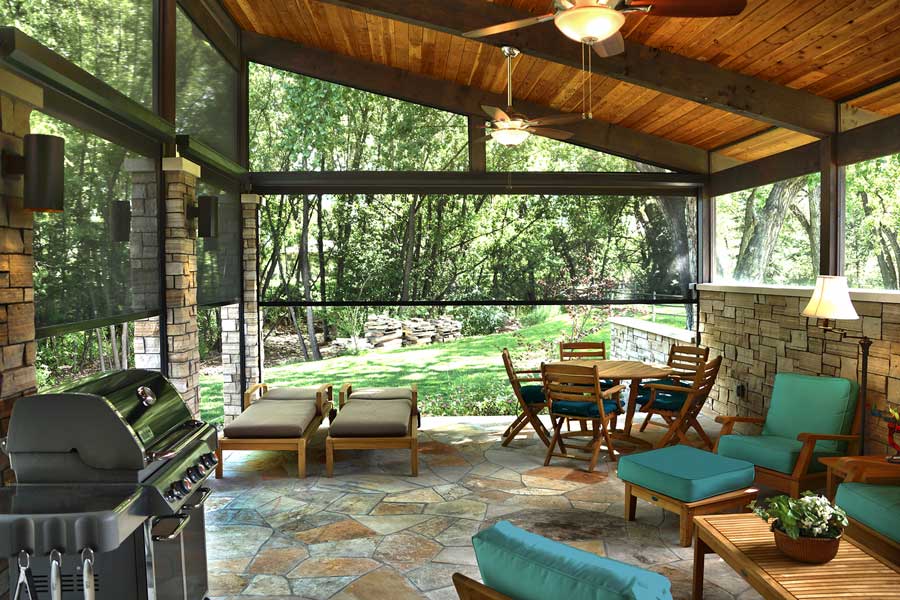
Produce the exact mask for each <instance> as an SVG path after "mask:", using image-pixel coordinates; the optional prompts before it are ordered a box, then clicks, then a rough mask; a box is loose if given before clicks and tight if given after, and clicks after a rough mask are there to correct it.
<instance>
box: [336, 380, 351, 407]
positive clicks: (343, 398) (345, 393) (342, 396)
mask: <svg viewBox="0 0 900 600" xmlns="http://www.w3.org/2000/svg"><path fill="white" fill-rule="evenodd" d="M352 393H353V384H352V383H345V384H344V385H342V386H341V391H340V392H338V406H339V407H340V408H344V403H346V402H347V398H349V397H350V394H352Z"/></svg>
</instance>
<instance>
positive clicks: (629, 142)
mask: <svg viewBox="0 0 900 600" xmlns="http://www.w3.org/2000/svg"><path fill="white" fill-rule="evenodd" d="M486 6H490V5H486ZM243 50H244V56H245V57H246V58H247V59H248V60H251V61H253V62H257V63H261V64H264V65H268V66H270V67H276V68H279V69H283V70H286V71H292V72H294V73H299V74H301V75H307V76H309V77H315V78H317V79H323V80H325V81H330V82H332V83H337V84H340V85H346V86H350V87H354V88H358V89H361V90H365V91H368V92H374V93H376V94H381V95H384V96H391V97H393V98H398V99H400V100H406V101H408V102H415V103H417V104H423V105H425V106H431V107H433V108H437V109H440V110H445V111H449V112H455V113H459V114H463V115H468V116H473V117H480V118H482V119H483V118H485V117H484V113H483V112H482V110H481V105H482V104H491V105H495V106H505V105H506V98H505V97H503V96H501V95H499V94H492V93H490V92H486V91H484V90H481V89H478V88H473V87H466V86H462V85H458V84H456V83H453V82H450V81H445V80H442V79H432V78H429V77H424V76H421V75H416V74H414V73H410V72H408V71H404V70H402V69H397V68H394V67H389V66H386V65H380V64H376V63H370V62H365V61H360V60H357V59H354V58H350V57H347V56H343V55H340V54H334V53H331V52H326V51H324V50H319V49H316V48H309V47H305V46H302V45H300V44H296V43H294V42H289V41H286V40H281V39H277V38H271V37H267V36H263V35H259V34H255V33H251V32H244V34H243ZM516 108H518V109H519V110H521V111H522V112H524V113H526V114H528V115H529V116H532V117H539V116H545V115H549V114H555V113H556V112H558V111H556V110H554V109H552V108H550V107H548V106H544V105H539V104H534V103H528V102H517V104H516ZM567 129H568V130H569V131H572V132H573V133H574V134H575V137H573V138H572V139H571V140H569V141H570V142H571V143H574V144H578V145H580V146H584V147H586V148H591V149H593V150H600V151H602V152H608V153H610V154H615V155H618V156H623V157H626V158H629V159H633V160H637V161H641V162H645V163H649V164H652V165H656V166H661V167H664V168H666V169H672V170H679V171H687V172H693V173H705V172H706V171H707V168H708V160H707V153H706V151H705V150H703V149H701V148H696V147H694V146H689V145H687V144H680V143H677V142H673V141H671V140H667V139H665V138H662V137H658V136H654V135H649V134H646V133H641V132H639V131H636V130H633V129H628V128H626V127H621V126H618V125H613V124H611V123H606V122H602V121H597V120H584V121H581V122H579V123H575V124H574V125H570V126H567Z"/></svg>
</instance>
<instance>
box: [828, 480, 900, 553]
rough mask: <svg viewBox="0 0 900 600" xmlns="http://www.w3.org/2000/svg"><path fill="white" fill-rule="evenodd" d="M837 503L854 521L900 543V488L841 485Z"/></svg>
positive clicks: (891, 486)
mask: <svg viewBox="0 0 900 600" xmlns="http://www.w3.org/2000/svg"><path fill="white" fill-rule="evenodd" d="M834 503H835V504H837V505H838V506H840V507H841V508H843V509H844V510H845V511H847V514H848V515H849V516H850V517H852V518H853V519H855V520H857V521H859V522H860V523H862V524H863V525H865V526H867V527H871V528H872V529H874V530H875V531H877V532H878V533H880V534H881V535H883V536H885V537H886V538H888V539H890V540H893V541H895V542H897V543H900V516H898V515H900V485H876V484H873V483H842V484H841V485H839V486H838V489H837V495H836V496H835V498H834Z"/></svg>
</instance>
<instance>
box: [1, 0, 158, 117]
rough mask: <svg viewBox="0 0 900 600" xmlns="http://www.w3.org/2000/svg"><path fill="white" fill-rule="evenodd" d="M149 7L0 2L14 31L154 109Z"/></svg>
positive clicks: (55, 0) (125, 2)
mask: <svg viewBox="0 0 900 600" xmlns="http://www.w3.org/2000/svg"><path fill="white" fill-rule="evenodd" d="M153 4H154V3H153V2H149V1H147V0H68V1H66V2H62V1H60V0H25V1H18V2H0V23H2V24H3V25H11V26H15V27H17V28H18V29H20V30H22V31H23V32H24V33H26V34H28V35H29V36H31V37H33V38H34V39H35V40H37V41H38V42H40V43H41V44H43V45H45V46H47V47H48V48H50V49H51V50H54V51H56V52H58V53H59V54H61V55H62V56H64V57H65V58H67V59H68V60H70V61H72V62H73V63H75V64H76V65H78V66H79V67H81V68H82V69H84V70H85V71H87V72H88V73H90V74H91V75H94V76H95V77H97V78H98V79H101V80H103V81H104V82H106V83H108V84H109V85H111V86H112V87H114V88H116V89H117V90H118V91H120V92H122V93H123V94H125V95H126V96H128V97H129V98H131V99H132V100H135V101H137V102H139V103H141V104H143V105H144V106H146V107H147V108H152V107H153V79H152V77H153Z"/></svg>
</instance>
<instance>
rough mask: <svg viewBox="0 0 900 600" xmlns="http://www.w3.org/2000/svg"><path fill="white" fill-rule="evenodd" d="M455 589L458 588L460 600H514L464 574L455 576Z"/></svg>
mask: <svg viewBox="0 0 900 600" xmlns="http://www.w3.org/2000/svg"><path fill="white" fill-rule="evenodd" d="M453 587H455V588H456V593H457V595H459V600H512V598H510V597H509V596H506V595H504V594H501V593H500V592H498V591H497V590H494V589H491V588H489V587H488V586H486V585H484V584H483V583H478V582H477V581H475V580H474V579H469V578H468V577H466V576H465V575H463V574H462V573H454V574H453Z"/></svg>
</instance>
